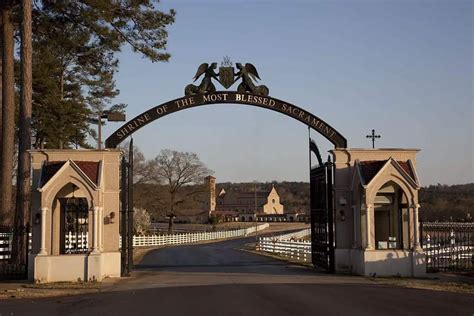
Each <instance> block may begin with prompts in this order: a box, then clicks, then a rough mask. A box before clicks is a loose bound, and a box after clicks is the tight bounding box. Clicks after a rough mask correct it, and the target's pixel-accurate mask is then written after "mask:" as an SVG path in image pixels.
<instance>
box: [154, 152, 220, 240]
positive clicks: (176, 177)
mask: <svg viewBox="0 0 474 316" xmlns="http://www.w3.org/2000/svg"><path fill="white" fill-rule="evenodd" d="M153 168H154V170H153V173H152V176H153V179H154V180H155V182H156V183H158V184H164V185H165V186H166V187H167V189H168V190H167V191H168V193H169V199H168V205H167V209H168V211H167V217H168V225H169V226H168V232H169V233H172V232H173V219H174V218H175V217H176V215H175V210H176V206H177V205H178V204H180V203H182V202H183V200H182V199H178V198H177V197H178V194H179V193H180V191H181V190H182V189H183V187H184V186H186V185H192V184H197V183H201V182H202V181H203V179H204V177H206V176H208V175H210V174H212V173H213V171H212V170H210V169H208V168H207V167H206V165H205V164H204V163H203V162H202V161H201V160H199V157H198V155H197V154H195V153H190V152H179V151H173V150H170V149H164V150H162V151H161V152H160V154H159V155H158V156H157V157H156V158H155V159H154V164H153Z"/></svg>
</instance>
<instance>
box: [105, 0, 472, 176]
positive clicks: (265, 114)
mask: <svg viewBox="0 0 474 316" xmlns="http://www.w3.org/2000/svg"><path fill="white" fill-rule="evenodd" d="M158 7H159V8H160V9H169V8H174V9H175V10H176V11H177V17H176V22H175V24H174V25H173V26H171V27H170V28H169V41H168V51H169V52H170V53H171V56H172V57H171V59H170V61H169V62H168V63H151V62H150V61H148V60H146V59H144V58H142V57H141V56H140V55H138V54H134V53H132V52H130V51H129V50H128V49H127V48H124V49H123V52H122V53H121V54H120V56H119V57H120V72H119V73H118V74H117V77H116V79H117V86H118V88H119V89H120V91H121V94H120V96H119V97H118V98H117V102H124V103H127V104H128V109H127V117H128V118H132V117H134V116H136V115H137V114H139V113H141V112H143V111H145V110H147V109H149V108H150V107H152V106H155V105H158V104H160V103H163V102H166V101H168V100H171V99H175V98H178V97H181V96H182V95H183V92H184V87H185V86H186V85H187V84H188V83H191V81H192V77H193V75H194V73H195V71H196V69H197V67H198V66H199V64H201V63H202V62H219V63H220V62H221V61H222V59H223V56H229V57H230V58H231V60H232V61H233V62H234V63H235V62H242V63H246V62H250V63H253V64H254V65H255V66H256V67H257V69H258V71H259V74H260V77H261V78H262V81H261V82H262V83H263V84H265V85H267V86H268V87H269V88H270V95H271V96H272V97H275V98H278V99H282V100H286V101H288V102H291V103H293V104H296V105H299V106H301V107H303V108H305V109H307V110H308V111H310V112H312V113H313V114H315V115H317V116H319V117H321V118H322V119H324V120H325V121H326V122H328V123H329V124H331V125H332V126H333V127H334V128H336V129H337V130H338V131H339V132H341V133H342V134H343V135H344V136H345V137H346V138H347V139H348V145H349V147H370V146H371V143H370V141H369V140H367V139H366V138H365V135H367V134H369V133H370V131H371V129H372V128H374V129H376V131H377V132H378V133H380V134H381V135H382V138H381V139H380V140H378V141H377V143H376V146H377V147H384V148H386V147H397V148H398V147H407V148H420V149H421V152H420V154H419V156H418V172H419V176H420V178H421V181H422V184H423V185H428V184H436V183H444V184H455V183H467V182H474V169H473V157H474V148H473V139H474V134H473V126H472V125H473V121H474V113H473V74H474V69H473V3H472V1H457V0H446V1H437V0H429V1H415V0H413V1H408V0H397V1H395V0H394V1H375V0H374V1H356V0H353V1H337V0H333V1H278V0H276V1H256V0H254V1H250V0H249V1H237V0H235V1H231V0H219V1H217V0H214V1H210V0H208V1H205V0H204V1H192V0H187V1H185V0H182V1H166V0H165V1H162V2H161V4H159V6H158ZM233 88H235V87H233ZM233 88H231V89H233ZM118 127H119V126H118V125H117V124H109V125H108V126H107V127H106V128H105V133H104V135H109V134H110V133H112V131H113V130H114V129H115V128H118ZM312 136H313V137H314V138H316V140H317V141H318V143H319V145H320V147H321V148H322V149H323V151H327V150H329V149H330V148H331V145H330V144H329V143H328V142H327V141H325V140H323V139H322V138H321V137H319V136H318V135H317V134H316V133H315V132H313V134H312ZM134 141H135V143H136V144H137V145H138V146H139V147H140V148H141V150H142V151H143V152H144V153H145V155H146V156H147V157H148V158H152V157H154V156H156V155H157V154H158V153H159V151H160V150H161V149H164V148H171V149H175V150H180V151H192V152H196V153H197V154H198V155H199V156H200V158H201V160H203V161H204V162H205V163H206V164H207V166H208V167H209V168H211V169H213V170H214V171H215V176H216V177H217V178H218V181H219V182H220V181H233V182H239V181H253V180H258V181H272V180H280V181H281V180H288V181H307V180H308V177H309V174H308V151H307V150H308V149H307V148H308V141H307V128H306V126H304V125H302V124H301V123H299V122H297V121H295V120H293V119H291V118H289V117H286V116H284V115H281V114H279V113H274V112H271V111H268V110H263V109H258V108H254V107H248V106H242V105H240V106H239V105H209V106H205V107H199V108H194V109H189V110H186V111H181V112H178V113H175V114H172V115H170V116H167V117H165V118H163V119H160V120H158V121H155V122H154V123H152V124H150V125H148V126H147V127H145V128H143V129H142V130H140V131H139V132H137V133H135V134H134ZM324 156H327V155H326V154H324Z"/></svg>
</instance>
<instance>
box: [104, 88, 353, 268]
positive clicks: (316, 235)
mask: <svg viewBox="0 0 474 316" xmlns="http://www.w3.org/2000/svg"><path fill="white" fill-rule="evenodd" d="M219 103H220V104H222V103H231V104H237V105H250V106H256V107H260V108H265V109H268V110H272V111H276V112H279V113H282V114H284V115H287V116H289V117H291V118H293V119H296V120H298V121H300V122H302V123H303V124H305V125H307V126H308V128H310V129H313V130H315V131H316V132H318V133H319V134H321V135H322V136H323V137H324V138H326V139H327V140H328V141H329V142H331V143H332V144H333V145H334V147H335V148H336V149H344V148H346V147H347V140H346V138H345V137H344V136H342V134H341V133H339V132H338V131H337V130H335V129H334V128H333V127H332V126H331V125H329V124H328V123H326V122H325V121H323V120H322V119H321V118H319V117H317V116H315V115H313V114H311V113H310V112H308V111H306V110H304V109H302V108H301V107H298V106H296V105H293V104H291V103H289V102H285V101H281V100H279V99H275V98H271V97H268V96H265V95H258V94H251V93H242V92H231V91H217V92H210V93H203V94H193V95H187V96H184V97H182V98H179V99H175V100H171V101H168V102H165V103H163V104H160V105H158V106H155V107H153V108H151V109H150V110H148V111H146V112H143V113H141V114H140V115H138V116H136V117H135V118H133V119H131V120H130V121H128V122H127V123H125V124H123V125H122V126H121V127H120V128H119V129H117V130H116V131H115V132H114V133H113V134H112V135H111V136H109V137H108V138H107V139H106V141H105V145H106V147H107V148H116V147H117V146H118V145H119V144H120V143H121V142H123V141H124V140H125V139H126V138H128V137H129V136H131V135H132V134H133V133H135V132H136V131H138V130H139V129H141V128H142V127H144V126H145V125H148V124H149V123H151V122H153V121H155V120H158V119H160V118H162V117H164V116H166V115H168V114H171V113H174V112H178V111H181V110H186V109H189V108H193V107H197V106H203V105H208V104H219ZM309 150H310V157H311V152H313V153H315V154H316V156H317V157H318V161H319V167H318V168H316V169H313V170H310V175H311V176H310V197H311V203H310V214H311V216H310V217H311V231H312V232H313V234H312V239H311V244H312V257H313V262H314V264H315V265H316V266H318V267H319V268H321V269H324V270H326V271H329V272H333V271H334V247H335V245H334V238H333V234H334V228H333V213H334V211H333V209H332V207H333V203H332V201H331V200H332V179H333V177H332V172H333V165H332V164H331V162H328V163H325V164H323V162H322V160H321V155H320V154H319V150H318V148H317V146H316V144H315V143H314V142H313V141H310V146H309ZM129 156H130V157H133V140H132V141H131V142H130V149H129ZM310 168H311V161H310ZM126 169H127V170H126ZM131 170H133V160H132V161H128V162H126V161H125V160H123V161H122V181H123V182H122V190H121V195H122V197H121V200H122V219H123V220H122V227H124V228H125V227H126V231H127V233H125V231H123V232H122V245H126V247H125V248H124V249H122V267H124V270H123V271H124V272H123V273H124V275H128V273H129V271H130V269H131V267H132V266H133V263H132V261H133V259H132V256H133V250H132V249H133V246H132V243H131V240H132V238H131V233H129V232H131V231H132V230H133V229H132V225H133V224H132V222H133V216H132V215H131V214H132V213H133V197H132V196H133V187H132V183H131V182H132V181H129V179H132V178H133V175H132V172H131ZM315 172H316V173H317V174H321V175H322V176H314V175H315V174H316V173H315ZM125 189H126V190H125ZM241 220H242V221H249V222H251V221H253V218H252V217H247V218H246V217H245V216H241ZM270 220H272V219H271V218H270ZM274 220H275V221H277V219H274ZM323 228H324V229H323Z"/></svg>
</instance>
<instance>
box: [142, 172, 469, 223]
mask: <svg viewBox="0 0 474 316" xmlns="http://www.w3.org/2000/svg"><path fill="white" fill-rule="evenodd" d="M272 184H273V185H275V188H276V190H277V192H278V194H279V195H280V198H281V202H282V203H283V204H284V205H285V210H305V211H309V203H310V202H309V183H307V182H291V181H284V182H267V183H256V184H255V183H253V182H247V183H232V182H225V183H218V184H217V189H218V191H217V192H216V193H217V194H219V190H220V189H221V188H224V189H225V190H226V191H235V192H244V191H246V192H253V190H254V189H255V186H256V188H257V190H258V191H270V189H271V188H272ZM164 190H165V187H163V186H158V185H153V184H141V185H138V186H136V187H135V192H134V196H135V204H136V206H139V207H144V208H146V209H148V210H149V211H150V212H151V213H152V214H160V213H161V214H163V212H165V211H166V210H165V206H164V205H165V204H166V203H163V202H164V201H166V194H165V193H164ZM191 191H200V190H197V186H189V187H188V188H187V190H186V192H183V196H182V198H183V203H182V204H181V207H180V208H181V209H192V208H195V207H196V202H195V199H193V198H191V197H190V196H191V195H190V194H189V192H191ZM201 191H202V189H201ZM186 196H189V197H186ZM419 200H420V204H421V209H420V220H422V221H447V220H453V221H464V220H467V219H469V217H474V183H469V184H461V185H451V186H449V185H430V186H428V187H424V188H421V189H420V193H419Z"/></svg>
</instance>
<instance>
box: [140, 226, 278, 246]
mask: <svg viewBox="0 0 474 316" xmlns="http://www.w3.org/2000/svg"><path fill="white" fill-rule="evenodd" d="M268 226H269V225H268V224H261V225H258V226H257V227H249V228H242V229H235V230H225V231H217V232H199V233H178V234H171V235H166V234H164V235H146V236H133V246H134V247H146V246H164V245H182V244H192V243H195V242H200V241H207V240H217V239H224V238H232V237H242V236H247V235H250V234H252V233H254V232H255V231H256V230H257V231H261V230H263V229H266V228H268Z"/></svg>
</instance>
